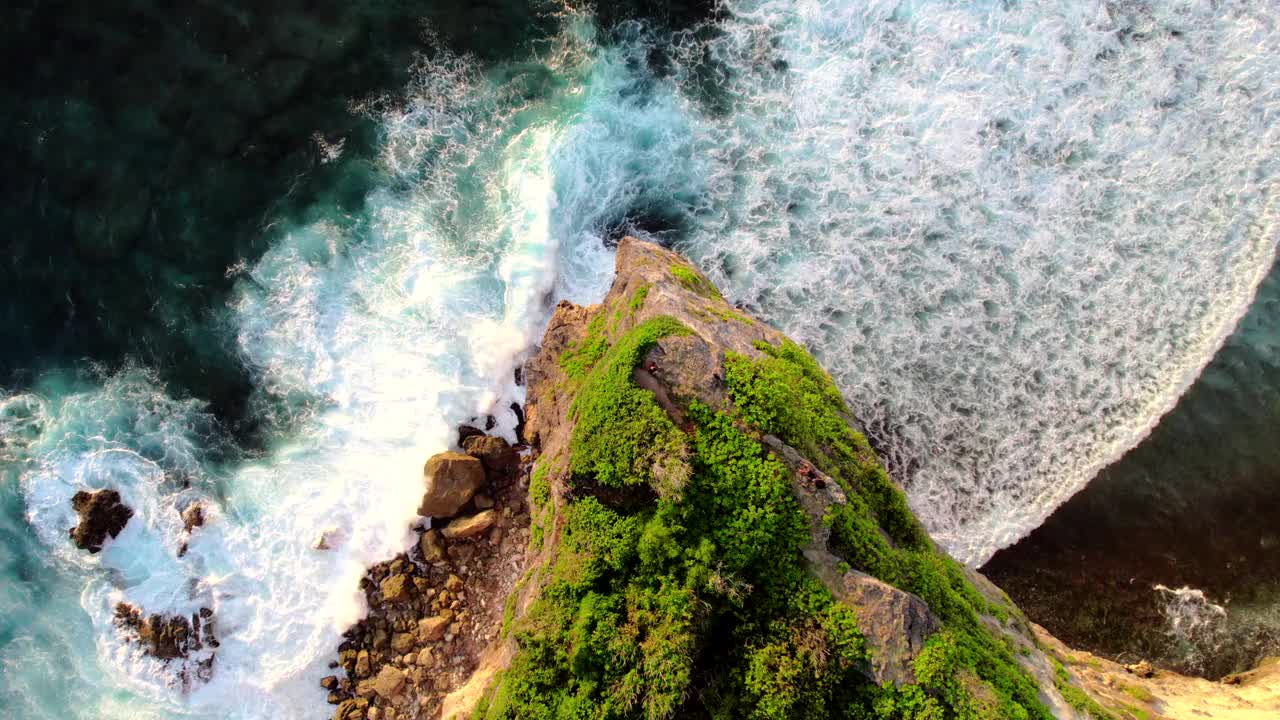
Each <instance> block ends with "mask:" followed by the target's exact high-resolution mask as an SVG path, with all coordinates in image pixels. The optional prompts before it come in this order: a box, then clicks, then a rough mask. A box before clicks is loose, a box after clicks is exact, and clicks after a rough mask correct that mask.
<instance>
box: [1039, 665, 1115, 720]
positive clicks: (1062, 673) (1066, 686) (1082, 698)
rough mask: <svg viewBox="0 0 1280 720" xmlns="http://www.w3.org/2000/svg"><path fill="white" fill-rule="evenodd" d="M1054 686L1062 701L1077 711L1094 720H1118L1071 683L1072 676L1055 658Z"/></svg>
mask: <svg viewBox="0 0 1280 720" xmlns="http://www.w3.org/2000/svg"><path fill="white" fill-rule="evenodd" d="M1053 684H1054V685H1056V686H1057V688H1058V692H1059V693H1062V699H1063V700H1066V701H1067V704H1068V705H1070V706H1071V707H1073V708H1075V709H1076V710H1078V711H1080V712H1082V713H1087V714H1088V715H1089V717H1091V718H1093V719H1094V720H1116V716H1115V715H1113V714H1111V712H1109V711H1108V710H1107V709H1106V708H1104V707H1102V706H1101V705H1099V704H1098V701H1097V700H1094V699H1093V698H1091V697H1089V695H1088V694H1087V693H1086V692H1085V691H1083V690H1081V689H1080V688H1078V687H1076V686H1075V685H1073V684H1072V683H1071V676H1070V675H1069V674H1068V673H1067V669H1066V668H1064V667H1062V663H1060V662H1058V659H1057V658H1053Z"/></svg>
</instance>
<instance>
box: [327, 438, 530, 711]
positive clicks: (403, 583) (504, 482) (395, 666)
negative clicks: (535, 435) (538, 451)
mask: <svg viewBox="0 0 1280 720" xmlns="http://www.w3.org/2000/svg"><path fill="white" fill-rule="evenodd" d="M458 445H459V447H460V448H461V449H462V450H463V452H455V451H447V452H443V453H439V454H437V455H435V456H433V457H432V458H430V459H429V460H428V461H427V463H426V466H425V467H424V470H423V478H424V485H425V488H424V495H423V502H422V506H421V507H420V508H419V512H420V514H423V515H425V516H429V517H430V518H432V519H431V520H430V521H429V522H427V523H423V524H420V525H419V526H417V527H416V528H415V529H416V530H417V532H418V533H419V537H418V542H417V544H416V547H415V548H414V549H413V550H411V551H410V552H408V553H403V554H401V555H398V556H396V557H395V558H392V559H391V560H388V561H386V562H383V563H378V564H377V565H374V566H373V567H371V568H369V570H368V571H367V572H366V573H365V576H364V577H363V578H362V579H361V581H360V590H361V591H362V592H363V593H364V595H365V599H366V601H367V602H368V606H369V614H368V616H367V617H366V618H365V619H363V620H361V621H360V622H358V623H356V625H355V626H353V627H352V628H350V629H349V630H347V631H346V632H345V633H344V638H345V639H344V640H343V642H342V644H341V645H339V647H338V659H337V660H336V661H335V662H332V663H331V664H330V668H331V669H334V670H337V671H338V672H337V673H335V674H333V675H328V676H325V677H324V678H323V679H322V680H321V683H320V685H321V688H322V689H323V690H324V691H326V692H327V693H328V695H327V700H328V702H329V703H330V704H332V705H336V706H337V707H336V709H335V711H334V715H333V717H334V718H335V720H411V719H417V718H433V717H438V715H439V712H440V708H441V705H442V703H443V701H444V698H445V697H446V696H447V695H448V694H449V693H450V692H452V691H454V690H456V689H457V688H459V687H460V686H462V685H463V684H464V683H465V682H466V681H467V680H468V678H470V677H471V674H472V673H473V671H474V670H475V669H476V667H477V665H478V663H479V662H480V655H481V652H482V651H483V650H484V648H485V647H486V646H487V645H488V644H489V643H490V642H492V641H493V640H494V639H495V637H496V636H497V634H498V632H499V629H500V628H501V626H502V616H503V606H502V602H501V598H504V597H506V596H507V595H508V594H510V592H511V590H512V588H513V587H514V585H515V581H516V578H517V576H518V575H519V573H520V571H521V570H522V568H523V566H524V553H525V547H526V545H527V543H528V540H529V529H528V527H529V513H528V506H527V501H526V498H525V495H526V493H527V491H528V467H529V465H528V464H527V463H525V462H523V461H522V457H521V455H520V452H519V450H518V449H517V448H513V447H511V446H510V445H509V444H508V443H507V441H506V440H504V439H502V438H500V437H495V436H491V435H486V434H484V433H483V431H481V430H479V429H478V428H476V427H474V426H470V425H464V426H462V427H461V428H460V431H459V438H458Z"/></svg>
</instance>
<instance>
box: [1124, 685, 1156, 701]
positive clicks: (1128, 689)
mask: <svg viewBox="0 0 1280 720" xmlns="http://www.w3.org/2000/svg"><path fill="white" fill-rule="evenodd" d="M1121 689H1122V690H1124V692H1125V694H1126V695H1128V696H1129V697H1131V698H1133V699H1134V700H1137V701H1139V702H1145V703H1149V702H1153V701H1154V700H1155V699H1156V696H1155V695H1152V694H1151V691H1150V690H1148V689H1146V688H1144V687H1142V686H1141V685H1124V686H1122V687H1121Z"/></svg>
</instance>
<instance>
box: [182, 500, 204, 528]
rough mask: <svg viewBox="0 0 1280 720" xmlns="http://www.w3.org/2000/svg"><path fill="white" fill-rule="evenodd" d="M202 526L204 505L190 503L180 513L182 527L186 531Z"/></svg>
mask: <svg viewBox="0 0 1280 720" xmlns="http://www.w3.org/2000/svg"><path fill="white" fill-rule="evenodd" d="M203 525H204V505H201V504H200V503H191V504H190V505H188V506H187V509H186V510H183V511H182V527H183V528H184V529H185V530H186V531H187V532H191V531H192V530H194V529H196V528H198V527H201V526H203Z"/></svg>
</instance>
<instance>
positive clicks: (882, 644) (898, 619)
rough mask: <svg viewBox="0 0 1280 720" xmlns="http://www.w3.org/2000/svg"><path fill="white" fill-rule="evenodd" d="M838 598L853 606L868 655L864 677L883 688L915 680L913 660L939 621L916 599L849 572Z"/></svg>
mask: <svg viewBox="0 0 1280 720" xmlns="http://www.w3.org/2000/svg"><path fill="white" fill-rule="evenodd" d="M835 594H836V596H837V598H839V599H840V600H841V601H843V602H845V603H847V604H849V605H850V606H852V607H853V609H854V611H855V613H856V614H857V617H858V627H859V629H860V630H861V631H862V636H863V637H864V638H865V639H866V642H867V649H868V650H869V653H868V654H869V655H870V656H871V660H870V667H869V668H868V671H867V673H866V674H867V676H868V677H869V678H871V679H872V680H874V681H875V682H876V683H878V684H881V685H883V684H884V683H886V682H891V683H893V684H895V685H898V686H902V685H909V684H912V683H914V682H915V681H916V674H915V659H916V656H917V655H919V654H920V651H921V650H924V644H925V641H926V640H928V639H929V636H930V635H933V634H934V633H935V632H937V631H938V630H939V629H941V627H942V622H941V621H939V620H938V618H937V617H936V616H935V615H934V614H933V612H932V611H930V610H929V605H928V604H927V603H925V601H924V600H921V599H920V598H919V597H916V596H915V595H912V594H911V593H909V592H904V591H902V590H899V589H898V588H895V587H893V586H892V585H889V584H887V583H884V582H881V581H880V580H877V579H876V578H874V577H872V576H870V575H867V574H865V573H860V572H857V571H849V572H846V573H845V574H844V577H843V579H842V582H841V586H840V591H839V592H837V593H835Z"/></svg>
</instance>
